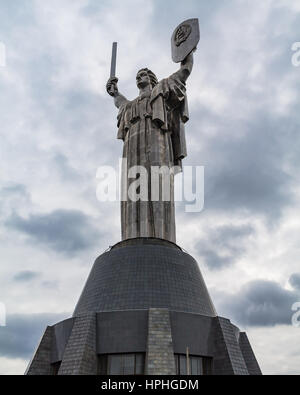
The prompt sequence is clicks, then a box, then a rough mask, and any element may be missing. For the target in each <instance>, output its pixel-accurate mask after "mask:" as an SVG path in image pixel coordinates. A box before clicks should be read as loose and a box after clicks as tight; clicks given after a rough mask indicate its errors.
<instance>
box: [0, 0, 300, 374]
mask: <svg viewBox="0 0 300 395" xmlns="http://www.w3.org/2000/svg"><path fill="white" fill-rule="evenodd" d="M194 17H196V18H199V20H200V25H201V43H200V44H199V47H198V51H197V53H196V54H195V67H194V72H193V75H192V76H191V78H190V80H189V82H188V97H189V106H190V118H191V119H190V122H189V123H188V125H187V128H186V133H187V144H188V153H189V156H188V158H187V160H186V161H185V164H187V165H194V166H196V165H203V166H205V210H204V211H203V212H201V213H199V214H194V213H193V214H190V213H185V212H184V210H182V208H181V207H178V210H177V229H178V231H177V241H178V244H179V245H180V246H181V247H183V248H184V249H185V250H187V251H188V252H189V253H190V254H192V255H193V256H194V257H195V258H196V259H197V260H198V262H199V265H200V268H201V271H202V273H203V275H204V277H205V280H206V283H207V285H208V288H209V290H210V292H211V295H212V298H213V300H214V303H215V305H216V308H217V311H218V313H219V315H222V316H225V317H228V318H230V319H231V321H232V322H233V323H235V324H237V325H239V326H240V328H241V329H243V330H247V333H248V336H249V338H250V341H251V343H252V346H253V348H254V351H255V353H256V356H257V358H258V361H259V363H260V365H261V368H262V370H263V372H264V373H265V374H299V373H300V342H299V338H300V328H296V327H293V326H292V325H291V318H292V314H293V312H292V310H291V307H292V305H293V304H294V303H295V302H298V301H299V302H300V243H299V239H300V236H299V235H300V215H299V214H300V212H299V211H300V203H299V202H300V187H299V186H300V175H299V165H300V152H299V151H300V136H299V123H300V111H299V105H300V100H299V81H300V67H294V66H293V65H292V62H291V58H292V55H293V52H292V51H291V47H292V45H293V43H294V42H299V41H300V29H299V26H300V2H299V0H263V1H261V0H185V1H184V2H179V1H174V0H172V1H171V0H122V1H119V0H118V1H116V0H51V1H45V0H0V42H2V43H3V44H4V45H5V48H6V67H0V120H1V128H0V137H1V139H0V262H1V264H0V303H1V302H2V303H5V305H6V308H7V327H5V328H0V374H23V373H24V370H25V368H26V366H27V363H28V361H29V359H30V357H31V356H32V353H33V351H34V348H35V347H36V345H37V342H38V340H39V337H40V336H41V334H42V332H43V330H44V329H45V327H46V326H47V325H49V324H53V323H56V322H59V321H61V320H63V319H64V318H67V317H69V316H70V315H71V314H72V311H73V309H74V307H75V304H76V302H77V300H78V297H79V295H80V292H81V290H82V288H83V285H84V283H85V280H86V278H87V275H88V273H89V271H90V269H91V266H92V264H93V262H94V260H95V259H96V257H97V256H98V255H100V254H101V253H102V252H104V251H105V250H106V249H107V248H108V247H109V245H113V244H115V243H116V242H118V241H119V240H120V214H119V204H118V203H99V202H98V201H97V199H96V178H95V176H96V170H97V168H98V167H99V166H101V165H112V166H116V165H117V163H118V159H119V157H120V156H121V152H122V142H120V141H118V140H116V135H117V128H116V115H117V113H116V109H115V108H114V106H113V102H112V99H111V98H110V97H109V96H108V95H107V94H106V91H105V84H106V81H107V79H108V77H109V71H110V57H111V44H112V42H113V41H118V43H119V53H118V71H117V74H118V77H119V88H120V90H121V91H122V92H123V93H124V94H125V95H126V96H127V97H128V98H132V99H133V98H134V97H135V96H136V95H137V88H136V86H135V74H136V71H137V70H139V69H140V68H142V67H149V68H150V69H152V70H153V71H154V72H155V73H156V74H157V76H158V78H159V79H161V78H164V77H167V76H169V75H170V74H171V73H173V72H174V71H176V70H177V67H178V65H176V64H174V63H173V62H172V60H171V50H170V37H171V34H172V32H173V30H174V28H175V27H176V26H177V25H178V24H179V23H180V22H182V21H183V20H185V19H188V18H194Z"/></svg>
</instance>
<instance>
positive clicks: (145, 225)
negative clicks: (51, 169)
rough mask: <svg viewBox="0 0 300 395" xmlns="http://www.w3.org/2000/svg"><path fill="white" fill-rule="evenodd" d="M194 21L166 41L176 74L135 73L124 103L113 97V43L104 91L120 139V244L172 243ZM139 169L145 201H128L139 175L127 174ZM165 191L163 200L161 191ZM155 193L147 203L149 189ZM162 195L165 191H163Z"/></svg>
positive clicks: (194, 40) (184, 152)
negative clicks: (135, 92)
mask: <svg viewBox="0 0 300 395" xmlns="http://www.w3.org/2000/svg"><path fill="white" fill-rule="evenodd" d="M199 38H200V37H199V24H198V20H197V19H196V20H195V19H193V20H189V21H185V22H183V23H182V24H181V25H180V26H179V27H178V28H177V29H176V30H175V32H174V34H173V37H172V56H173V60H174V61H175V62H179V61H180V62H181V66H180V69H179V70H178V71H177V72H175V73H174V74H172V75H171V76H170V77H168V78H166V79H163V80H161V81H160V82H159V81H158V80H157V77H156V75H155V74H154V73H153V72H152V71H151V70H149V69H147V68H144V69H142V70H140V71H138V73H137V76H136V84H137V87H138V89H139V96H138V97H137V98H136V99H134V100H132V101H130V100H128V99H126V97H125V96H124V95H122V94H121V93H120V92H119V89H118V85H117V84H118V79H117V78H116V76H115V65H116V51H117V47H116V43H114V46H113V59H112V70H111V77H110V79H109V80H108V83H107V86H106V88H107V92H108V93H109V95H110V96H112V97H113V98H114V103H115V106H116V107H117V108H118V109H119V114H118V118H117V119H118V139H121V140H123V142H124V148H123V159H126V161H125V163H126V165H125V166H126V171H125V172H122V173H123V174H122V188H124V187H125V190H126V198H125V199H122V200H123V201H122V202H121V225H122V240H126V239H131V238H137V237H155V238H160V239H166V240H169V241H171V242H174V243H176V229H175V203H174V176H175V174H176V171H172V169H174V168H175V169H177V171H178V168H179V169H180V168H181V166H182V160H183V159H184V158H185V157H186V156H187V150H186V141H185V130H184V124H185V123H186V122H187V121H188V120H189V113H188V103H187V97H186V81H187V79H188V77H189V76H190V74H191V72H192V69H193V52H194V51H195V50H196V46H197V44H198V42H199ZM134 166H139V167H142V168H144V169H146V170H147V172H148V179H147V182H148V185H147V187H148V188H147V194H148V196H147V199H138V200H137V201H136V199H133V200H132V199H130V198H129V197H128V194H127V191H128V190H129V189H130V186H131V185H133V183H134V182H135V181H137V180H138V179H139V177H140V176H141V174H137V173H136V174H135V176H134V177H132V174H130V169H131V168H133V167H134ZM152 168H156V169H158V168H160V169H163V168H165V169H166V168H167V169H169V179H168V182H167V183H166V182H165V178H164V177H163V176H162V174H160V175H159V177H158V178H156V179H155V180H156V184H155V185H154V181H153V180H154V178H153V177H151V174H150V173H151V169H152ZM166 187H167V189H168V193H167V194H166V195H167V196H169V198H168V199H164V198H163V193H162V191H163V190H164V188H166ZM154 189H156V190H157V191H158V194H157V196H158V197H157V199H153V194H152V192H153V190H154ZM164 192H165V191H164Z"/></svg>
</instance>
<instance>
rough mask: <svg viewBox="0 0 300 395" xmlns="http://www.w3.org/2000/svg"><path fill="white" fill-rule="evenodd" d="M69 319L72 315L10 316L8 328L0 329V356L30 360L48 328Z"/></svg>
mask: <svg viewBox="0 0 300 395" xmlns="http://www.w3.org/2000/svg"><path fill="white" fill-rule="evenodd" d="M68 317H70V314H28V315H26V314H16V315H9V316H8V317H7V326H6V327H1V328H0V356H1V357H7V358H23V359H29V358H30V357H32V354H33V352H34V350H35V349H36V346H37V344H38V342H39V340H40V338H41V336H42V334H43V333H44V331H45V329H46V327H47V326H48V325H54V324H55V323H58V322H60V321H63V320H64V319H66V318H68Z"/></svg>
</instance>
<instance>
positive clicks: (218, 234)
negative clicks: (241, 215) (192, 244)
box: [196, 225, 255, 270]
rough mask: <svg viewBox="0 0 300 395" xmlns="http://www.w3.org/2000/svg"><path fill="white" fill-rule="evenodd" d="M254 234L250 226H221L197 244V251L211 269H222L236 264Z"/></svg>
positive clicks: (208, 233)
mask: <svg viewBox="0 0 300 395" xmlns="http://www.w3.org/2000/svg"><path fill="white" fill-rule="evenodd" d="M254 233H255V231H254V229H253V228H252V227H251V226H250V225H241V226H229V225H226V226H221V227H219V228H216V229H212V230H210V231H209V232H207V234H206V235H207V236H206V239H205V240H201V241H200V242H198V243H197V244H196V250H197V252H198V255H199V256H200V257H202V258H203V259H204V261H205V263H206V265H207V266H208V267H209V268H210V269H212V270H217V269H222V268H224V267H226V266H229V265H232V264H234V263H236V261H237V260H238V259H239V258H240V257H241V256H242V255H243V254H244V252H245V251H246V241H247V240H248V239H249V237H250V236H252V235H253V234H254Z"/></svg>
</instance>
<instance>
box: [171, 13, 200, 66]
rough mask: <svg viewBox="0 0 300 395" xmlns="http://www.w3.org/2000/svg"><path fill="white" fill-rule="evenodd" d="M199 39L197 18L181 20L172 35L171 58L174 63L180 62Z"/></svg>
mask: <svg viewBox="0 0 300 395" xmlns="http://www.w3.org/2000/svg"><path fill="white" fill-rule="evenodd" d="M199 41H200V28H199V20H198V19H188V20H187V21H184V22H182V23H181V24H180V25H179V26H178V27H177V28H176V29H175V31H174V33H173V35H172V59H173V61H174V62H175V63H179V62H182V61H183V60H184V59H185V58H186V57H187V56H188V54H189V53H191V52H192V51H193V49H195V48H196V47H197V45H198V43H199Z"/></svg>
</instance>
